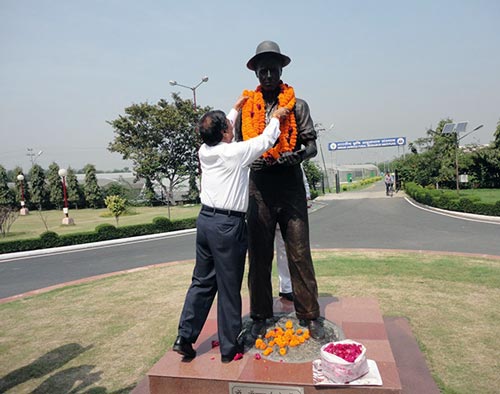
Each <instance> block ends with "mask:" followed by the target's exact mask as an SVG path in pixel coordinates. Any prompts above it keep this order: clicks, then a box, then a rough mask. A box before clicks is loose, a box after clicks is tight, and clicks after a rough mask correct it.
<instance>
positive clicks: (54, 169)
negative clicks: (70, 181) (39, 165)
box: [47, 162, 64, 209]
mask: <svg viewBox="0 0 500 394" xmlns="http://www.w3.org/2000/svg"><path fill="white" fill-rule="evenodd" d="M47 187H48V190H49V201H50V204H51V206H52V207H55V208H56V209H61V208H62V207H63V205H64V195H63V187H62V180H61V177H60V176H59V166H58V165H57V164H56V163H54V162H53V163H52V164H51V165H50V166H49V169H48V171H47Z"/></svg>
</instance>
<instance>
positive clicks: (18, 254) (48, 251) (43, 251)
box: [0, 228, 196, 263]
mask: <svg viewBox="0 0 500 394" xmlns="http://www.w3.org/2000/svg"><path fill="white" fill-rule="evenodd" d="M195 232H196V229H195V228H190V229H187V230H178V231H169V232H166V233H159V234H148V235H139V236H137V237H128V238H118V239H110V240H108V241H99V242H90V243H85V244H78V245H69V246H58V247H56V248H47V249H36V250H27V251H24V252H14V253H5V254H1V255H0V263H1V262H2V261H3V260H11V259H15V258H20V257H33V256H43V255H45V254H52V253H60V252H68V251H72V250H81V249H92V248H95V247H99V246H109V245H119V244H124V243H130V242H138V241H145V240H149V239H161V238H169V237H172V236H177V235H183V234H191V233H195Z"/></svg>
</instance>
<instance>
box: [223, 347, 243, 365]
mask: <svg viewBox="0 0 500 394" xmlns="http://www.w3.org/2000/svg"><path fill="white" fill-rule="evenodd" d="M244 351H245V347H244V346H243V345H240V344H238V346H236V350H235V351H234V352H233V353H231V354H229V355H226V356H224V355H221V357H220V361H222V362H223V363H224V364H227V363H230V362H231V361H233V360H234V357H235V356H236V355H237V354H238V353H241V354H243V353H244Z"/></svg>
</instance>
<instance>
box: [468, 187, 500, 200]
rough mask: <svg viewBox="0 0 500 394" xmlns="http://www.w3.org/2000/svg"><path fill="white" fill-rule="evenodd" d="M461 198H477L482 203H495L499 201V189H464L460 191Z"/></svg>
mask: <svg viewBox="0 0 500 394" xmlns="http://www.w3.org/2000/svg"><path fill="white" fill-rule="evenodd" d="M460 196H461V197H472V196H475V197H479V198H480V199H481V201H482V202H485V203H493V204H494V203H495V202H497V201H500V189H464V190H460Z"/></svg>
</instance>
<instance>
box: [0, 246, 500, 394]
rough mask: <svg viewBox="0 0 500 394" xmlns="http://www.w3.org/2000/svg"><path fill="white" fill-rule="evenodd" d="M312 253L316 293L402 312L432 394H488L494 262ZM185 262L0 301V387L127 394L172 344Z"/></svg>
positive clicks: (45, 393) (496, 284)
mask: <svg viewBox="0 0 500 394" xmlns="http://www.w3.org/2000/svg"><path fill="white" fill-rule="evenodd" d="M313 259H314V262H315V269H316V277H317V280H318V287H319V292H320V295H324V296H331V295H333V296H336V297H374V298H376V299H377V300H378V302H379V305H380V308H381V310H382V313H383V315H385V316H405V317H407V318H408V320H409V322H410V325H411V328H412V331H413V334H414V335H415V337H416V339H417V341H418V343H419V345H420V348H421V350H422V352H423V354H424V356H425V359H426V362H427V365H428V366H429V368H430V370H431V373H432V375H433V377H434V379H435V380H436V382H437V383H438V385H439V387H440V389H441V391H442V393H444V394H470V393H481V394H493V393H497V392H498V360H497V355H498V354H500V338H499V336H498V327H499V325H500V309H499V308H498V305H500V259H494V258H484V257H474V256H465V257H463V256H455V255H450V254H442V255H439V254H434V253H432V254H425V253H418V254H416V253H407V252H402V253H397V252H392V251H391V252H384V251H366V252H362V251H356V252H352V251H348V250H346V251H313ZM192 269H193V263H192V262H187V263H177V264H172V265H165V266H161V267H155V268H149V269H145V270H141V271H136V272H133V273H128V274H123V275H116V276H112V277H108V278H105V279H101V280H96V281H91V282H88V283H84V284H80V285H76V286H68V287H64V288H61V289H57V290H53V291H50V292H47V293H44V294H39V295H36V296H33V297H27V298H23V299H19V300H16V301H12V302H9V303H4V304H0V321H1V322H2V323H1V324H0V392H2V393H3V392H5V393H9V394H14V393H16V394H23V393H37V394H66V393H75V394H76V393H82V394H83V393H87V394H90V393H92V394H125V393H129V392H130V391H131V390H132V388H133V387H134V386H135V385H136V384H137V382H138V381H140V380H141V379H142V378H143V377H144V375H145V374H146V373H147V371H148V370H149V369H150V368H151V367H152V365H153V364H154V363H155V362H156V361H157V360H158V359H159V358H160V357H162V356H163V354H165V352H166V351H167V350H168V349H170V347H171V346H172V343H173V341H174V339H175V336H176V331H177V324H178V319H179V314H180V310H181V308H182V304H183V301H184V297H185V294H186V290H187V288H188V285H189V283H190V280H191V273H192ZM273 275H274V277H273V287H274V289H275V294H276V292H277V288H278V278H277V275H276V270H274V272H273ZM243 283H246V281H244V282H243ZM242 293H243V297H248V291H247V288H246V286H245V285H244V286H243V289H242Z"/></svg>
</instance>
